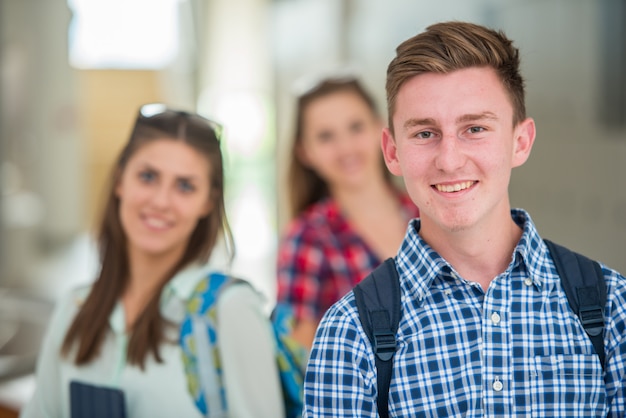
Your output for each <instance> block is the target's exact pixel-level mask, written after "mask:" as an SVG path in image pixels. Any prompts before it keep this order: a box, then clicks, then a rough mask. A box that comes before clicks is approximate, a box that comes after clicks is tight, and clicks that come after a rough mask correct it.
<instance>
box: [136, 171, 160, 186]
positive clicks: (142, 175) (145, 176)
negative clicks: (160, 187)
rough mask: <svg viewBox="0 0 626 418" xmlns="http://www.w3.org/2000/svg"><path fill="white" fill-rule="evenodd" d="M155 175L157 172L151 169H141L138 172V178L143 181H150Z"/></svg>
mask: <svg viewBox="0 0 626 418" xmlns="http://www.w3.org/2000/svg"><path fill="white" fill-rule="evenodd" d="M156 177H157V174H156V173H155V172H154V171H152V170H143V171H141V172H139V179H140V180H141V181H142V182H144V183H152V182H153V181H154V180H155V179H156Z"/></svg>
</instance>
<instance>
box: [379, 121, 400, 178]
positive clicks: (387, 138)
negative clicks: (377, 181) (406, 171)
mask: <svg viewBox="0 0 626 418" xmlns="http://www.w3.org/2000/svg"><path fill="white" fill-rule="evenodd" d="M381 146H382V149H383V156H384V157H385V165H387V169H388V170H389V171H390V172H391V174H393V175H395V176H401V175H402V168H401V166H400V161H399V160H398V147H397V145H396V141H395V139H394V138H393V135H392V134H391V131H390V130H389V128H387V127H385V128H383V135H382V142H381Z"/></svg>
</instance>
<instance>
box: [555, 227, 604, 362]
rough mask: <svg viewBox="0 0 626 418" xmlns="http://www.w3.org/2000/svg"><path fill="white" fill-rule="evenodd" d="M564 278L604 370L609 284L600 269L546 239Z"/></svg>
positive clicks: (573, 303) (569, 297)
mask: <svg viewBox="0 0 626 418" xmlns="http://www.w3.org/2000/svg"><path fill="white" fill-rule="evenodd" d="M544 242H545V243H546V245H547V246H548V249H549V250H550V254H551V255H552V259H553V260H554V265H555V266H556V270H557V272H558V273H559V276H560V278H561V286H562V287H563V290H564V291H565V294H566V295H567V300H568V301H569V304H570V307H571V308H572V311H573V312H574V313H576V315H578V318H579V319H580V322H581V323H582V325H583V327H584V328H585V331H586V332H587V335H588V336H589V339H590V340H591V343H592V344H593V348H594V349H595V351H596V354H597V355H598V357H599V358H600V364H601V365H602V369H603V370H604V366H605V364H604V363H605V357H606V355H605V352H604V307H605V306H606V294H607V290H606V281H605V279H604V274H603V273H602V268H601V267H600V265H599V264H598V263H597V262H595V261H593V260H590V259H589V258H587V257H585V256H583V255H581V254H578V253H575V252H573V251H571V250H569V249H567V248H565V247H563V246H561V245H558V244H555V243H554V242H552V241H549V240H547V239H544Z"/></svg>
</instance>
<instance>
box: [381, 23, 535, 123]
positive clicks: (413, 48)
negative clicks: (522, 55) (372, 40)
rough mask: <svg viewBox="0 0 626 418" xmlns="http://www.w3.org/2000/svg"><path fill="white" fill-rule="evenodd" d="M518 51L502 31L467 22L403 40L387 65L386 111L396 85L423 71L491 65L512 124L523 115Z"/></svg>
mask: <svg viewBox="0 0 626 418" xmlns="http://www.w3.org/2000/svg"><path fill="white" fill-rule="evenodd" d="M519 65H520V59H519V50H518V49H517V48H516V47H514V46H513V42H512V41H511V40H510V39H508V38H507V37H506V35H505V34H504V32H502V31H496V30H492V29H489V28H486V27H484V26H480V25H476V24H473V23H467V22H442V23H437V24H434V25H431V26H428V27H427V28H426V31H424V32H422V33H420V34H418V35H416V36H414V37H412V38H410V39H407V40H406V41H404V42H402V43H401V44H400V45H399V46H398V47H397V48H396V57H395V58H394V59H393V60H392V61H391V62H390V63H389V66H388V67H387V85H386V88H387V110H388V112H389V129H391V130H392V132H393V123H392V120H393V114H394V111H395V105H396V99H397V96H398V92H399V91H400V88H401V87H402V86H403V85H404V83H406V82H407V81H409V80H410V79H411V78H413V77H415V76H416V75H419V74H424V73H440V74H445V73H450V72H452V71H455V70H460V69H464V68H469V67H491V68H493V69H494V70H495V71H496V73H497V74H498V77H499V78H500V80H501V81H502V84H503V85H504V88H505V89H506V91H507V93H508V95H509V97H510V99H511V104H512V106H513V125H514V126H515V125H517V123H519V122H521V121H522V120H524V119H525V118H526V105H525V99H524V79H523V78H522V76H521V74H520V69H519Z"/></svg>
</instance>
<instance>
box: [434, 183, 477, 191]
mask: <svg viewBox="0 0 626 418" xmlns="http://www.w3.org/2000/svg"><path fill="white" fill-rule="evenodd" d="M472 184H474V182H473V181H464V182H463V183H457V184H446V185H444V184H435V187H436V188H437V190H439V191H440V192H444V193H452V192H459V191H461V190H465V189H468V188H470V187H471V186H472Z"/></svg>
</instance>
